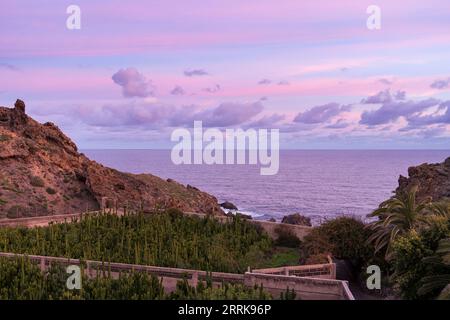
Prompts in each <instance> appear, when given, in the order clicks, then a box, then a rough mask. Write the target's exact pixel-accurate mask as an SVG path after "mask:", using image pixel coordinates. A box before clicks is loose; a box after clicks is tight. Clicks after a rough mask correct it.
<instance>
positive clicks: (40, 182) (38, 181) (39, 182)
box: [30, 176, 45, 188]
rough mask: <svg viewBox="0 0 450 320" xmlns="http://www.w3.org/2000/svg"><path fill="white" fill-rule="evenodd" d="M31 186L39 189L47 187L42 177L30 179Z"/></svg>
mask: <svg viewBox="0 0 450 320" xmlns="http://www.w3.org/2000/svg"><path fill="white" fill-rule="evenodd" d="M30 184H31V185H32V186H33V187H39V188H42V187H44V185H45V183H44V180H42V179H41V178H40V177H38V176H32V177H31V178H30Z"/></svg>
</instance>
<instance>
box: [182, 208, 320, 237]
mask: <svg viewBox="0 0 450 320" xmlns="http://www.w3.org/2000/svg"><path fill="white" fill-rule="evenodd" d="M185 214H187V215H194V216H197V217H206V215H205V214H202V213H196V212H185ZM214 219H216V220H219V221H221V222H228V221H230V220H231V218H230V217H227V216H225V215H224V216H214ZM248 221H249V222H250V223H253V224H256V225H258V226H260V227H261V228H263V229H264V231H266V232H267V234H268V235H269V237H271V238H272V239H275V240H276V239H277V237H278V235H277V233H276V232H275V229H276V228H277V227H282V228H285V229H286V230H289V231H291V232H292V233H293V234H294V235H295V236H296V237H297V238H299V239H300V240H303V238H304V237H305V236H306V235H308V234H309V233H310V232H311V230H312V228H311V227H307V226H299V225H294V224H287V223H280V222H271V221H263V220H248Z"/></svg>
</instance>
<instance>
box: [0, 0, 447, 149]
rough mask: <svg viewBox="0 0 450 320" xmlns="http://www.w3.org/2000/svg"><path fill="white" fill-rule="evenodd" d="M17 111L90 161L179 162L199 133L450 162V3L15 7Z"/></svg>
mask: <svg viewBox="0 0 450 320" xmlns="http://www.w3.org/2000/svg"><path fill="white" fill-rule="evenodd" d="M71 4H75V5H78V6H79V7H80V8H81V29H80V30H69V29H67V28H66V19H67V17H68V16H69V15H68V14H67V13H66V8H67V7H68V6H69V5H71ZM371 4H376V5H378V6H379V7H380V8H381V29H380V30H369V29H368V28H367V27H366V20H367V18H368V16H369V15H368V14H367V13H366V9H367V7H368V6H369V5H371ZM17 98H21V99H23V100H24V101H25V102H26V104H27V113H28V114H29V115H30V116H32V117H34V118H35V119H37V120H39V121H41V122H46V121H52V122H54V123H56V124H57V125H58V126H59V127H60V128H61V129H62V130H63V131H64V132H65V133H67V134H68V135H69V136H70V137H71V138H72V139H73V140H74V141H75V142H76V143H77V144H78V145H79V147H80V148H82V149H83V148H84V149H101V148H170V147H171V146H172V145H173V143H171V142H170V134H171V132H172V131H173V130H174V129H176V128H179V127H187V128H190V127H192V126H193V122H194V121H195V120H202V121H203V124H204V126H205V127H217V128H219V129H225V128H243V129H248V128H267V129H270V128H278V129H280V133H281V146H282V147H283V148H299V149H364V148H368V149H373V148H376V149H380V148H381V149H415V148H418V149H434V148H437V149H450V139H449V138H450V1H448V0H427V1H424V0H423V1H418V0H404V1H392V0H389V1H387V0H377V1H373V0H370V1H366V0H352V1H348V0H336V1H329V0H327V1H325V0H315V1H300V0H295V1H293V0H277V1H275V0H271V1H268V0H249V1H246V0H220V1H219V0H210V1H204V0H196V1H194V0H178V1H173V0H165V1H161V0H160V1H148V0H146V1H144V0H130V1H123V0H122V1H116V0H109V1H104V0H103V1H99V0H71V1H62V0H61V1H54V0H52V1H46V0H41V1H32V0H28V1H23V0H15V1H12V0H2V1H1V4H0V105H3V106H12V105H13V104H14V101H15V100H16V99H17Z"/></svg>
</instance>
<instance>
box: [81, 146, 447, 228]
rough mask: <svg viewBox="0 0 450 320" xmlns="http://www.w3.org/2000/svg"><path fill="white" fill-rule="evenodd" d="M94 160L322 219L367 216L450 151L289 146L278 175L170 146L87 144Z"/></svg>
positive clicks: (257, 213) (256, 212) (263, 214)
mask: <svg viewBox="0 0 450 320" xmlns="http://www.w3.org/2000/svg"><path fill="white" fill-rule="evenodd" d="M84 153H85V154H86V155H87V156H88V157H90V158H91V159H93V160H96V161H97V162H100V163H102V164H104V165H106V166H109V167H113V168H116V169H118V170H121V171H126V172H131V173H152V174H154V175H157V176H160V177H162V178H165V179H166V178H172V179H175V180H177V181H179V182H181V183H184V184H190V185H193V186H196V187H198V188H200V189H201V190H203V191H206V192H209V193H211V194H213V195H215V196H216V197H217V198H218V199H219V200H220V201H224V200H228V201H231V202H233V203H234V204H236V205H237V206H238V208H239V209H240V212H244V213H249V214H252V215H253V216H254V217H255V218H258V219H269V218H270V217H274V218H276V219H281V218H282V217H283V216H284V215H286V214H291V213H295V212H300V213H302V214H304V215H308V216H310V217H311V218H312V219H313V221H314V222H316V223H318V222H320V221H322V219H324V218H330V217H333V216H336V215H342V214H348V215H354V216H361V217H364V216H365V215H367V214H368V213H370V212H371V211H372V210H373V209H374V208H376V207H377V206H378V204H379V203H380V202H381V201H383V200H385V199H387V198H389V197H390V195H391V194H392V191H393V190H394V189H395V188H396V187H397V181H398V177H399V175H400V174H402V175H407V170H408V167H409V166H413V165H419V164H421V163H424V162H428V163H433V162H442V161H443V160H444V159H445V158H446V157H448V156H450V151H443V150H428V151H425V150H421V151H417V150H415V151H406V150H401V151H397V150H395V151H393V150H392V151H391V150H389V151H385V150H383V151H381V150H370V151H367V150H364V151H361V150H358V151H356V150H352V151H324V150H314V151H312V150H308V151H307V150H295V151H294V150H289V151H287V150H286V151H281V153H280V169H279V172H278V174H277V175H274V176H261V175H260V174H259V168H260V167H259V166H258V165H212V166H210V165H179V166H176V165H174V164H172V162H171V160H170V150H84Z"/></svg>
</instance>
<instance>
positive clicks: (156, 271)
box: [0, 252, 353, 300]
mask: <svg viewBox="0 0 450 320" xmlns="http://www.w3.org/2000/svg"><path fill="white" fill-rule="evenodd" d="M21 256H22V257H25V256H26V257H28V259H30V260H31V261H34V262H35V263H38V264H39V266H40V269H41V270H42V271H45V270H47V268H48V267H49V265H50V264H52V263H60V264H62V265H79V264H80V263H81V262H80V260H78V259H67V258H61V257H47V256H36V255H23V254H15V253H2V252H0V257H6V258H14V257H21ZM85 263H86V269H85V273H86V275H87V276H90V277H95V276H96V274H97V270H98V269H104V270H105V271H110V272H111V275H112V276H113V277H114V276H117V275H118V274H119V272H124V271H128V272H129V271H134V272H146V273H149V274H153V275H155V276H157V277H159V278H160V279H163V285H164V288H165V289H166V290H167V291H168V292H171V291H172V290H174V289H175V287H176V283H177V281H178V280H181V279H187V280H188V281H189V283H190V284H191V285H193V286H196V285H197V283H198V281H206V279H207V278H208V277H210V279H211V280H212V282H213V284H215V285H217V286H219V285H220V284H221V283H222V282H227V283H242V284H244V285H246V286H248V287H254V286H255V285H256V286H263V288H264V289H265V290H267V291H268V292H269V293H271V294H272V295H273V297H274V298H275V299H277V298H279V297H280V295H281V293H285V292H286V290H287V289H288V288H289V289H290V290H292V289H294V291H295V293H296V298H297V299H303V300H353V296H352V294H351V292H350V290H349V289H348V286H347V283H346V282H345V281H341V280H333V279H320V278H313V277H298V276H293V275H277V274H263V273H254V272H246V273H245V274H243V275H242V274H234V273H224V272H212V273H207V272H205V271H202V270H191V269H179V268H166V267H155V266H145V265H135V264H126V263H102V262H100V261H90V260H87V261H85ZM306 267H307V266H306Z"/></svg>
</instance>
